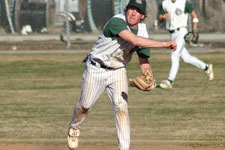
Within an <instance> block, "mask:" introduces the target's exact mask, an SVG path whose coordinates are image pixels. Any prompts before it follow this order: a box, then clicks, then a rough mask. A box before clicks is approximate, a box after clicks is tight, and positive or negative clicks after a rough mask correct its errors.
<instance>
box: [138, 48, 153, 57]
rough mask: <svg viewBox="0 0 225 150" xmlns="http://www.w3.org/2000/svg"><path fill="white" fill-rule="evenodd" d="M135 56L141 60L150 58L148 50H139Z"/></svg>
mask: <svg viewBox="0 0 225 150" xmlns="http://www.w3.org/2000/svg"><path fill="white" fill-rule="evenodd" d="M137 55H138V56H139V57H141V58H149V57H150V48H141V49H139V50H138V51H137Z"/></svg>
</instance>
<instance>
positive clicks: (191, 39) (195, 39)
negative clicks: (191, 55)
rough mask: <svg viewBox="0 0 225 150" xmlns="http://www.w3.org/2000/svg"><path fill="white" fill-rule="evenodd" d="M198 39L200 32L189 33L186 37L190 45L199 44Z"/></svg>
mask: <svg viewBox="0 0 225 150" xmlns="http://www.w3.org/2000/svg"><path fill="white" fill-rule="evenodd" d="M198 38H199V34H198V32H188V33H187V34H186V35H185V36H184V40H185V42H186V43H188V44H191V43H194V44H197V43H198Z"/></svg>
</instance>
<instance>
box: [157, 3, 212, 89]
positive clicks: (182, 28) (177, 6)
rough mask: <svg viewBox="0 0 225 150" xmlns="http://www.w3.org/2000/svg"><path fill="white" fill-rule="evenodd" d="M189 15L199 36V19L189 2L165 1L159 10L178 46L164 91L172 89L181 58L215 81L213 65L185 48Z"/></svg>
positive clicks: (172, 58)
mask: <svg viewBox="0 0 225 150" xmlns="http://www.w3.org/2000/svg"><path fill="white" fill-rule="evenodd" d="M188 13H190V14H191V16H192V19H193V32H194V34H197V24H198V21H199V20H198V17H197V14H196V12H195V11H194V9H193V6H192V4H191V3H190V1H189V0H164V1H163V2H162V4H161V5H160V9H159V20H160V21H164V20H166V29H167V30H168V31H169V33H171V39H172V40H174V41H175V42H176V44H177V50H176V51H171V68H170V72H169V77H168V79H167V80H164V81H163V82H162V83H161V84H160V87H161V88H163V89H168V88H172V83H173V82H174V80H175V78H176V75H177V73H178V69H179V61H180V57H181V58H182V59H183V61H184V62H185V63H189V64H192V65H193V66H195V67H197V68H200V69H202V70H204V71H205V73H206V74H207V76H208V78H209V80H210V81H211V80H213V78H214V74H213V65H212V64H205V63H204V62H203V61H201V60H199V59H198V58H196V57H194V56H192V55H191V54H190V53H189V52H188V50H187V49H186V47H185V40H184V36H185V35H186V34H187V32H188V31H187V22H188Z"/></svg>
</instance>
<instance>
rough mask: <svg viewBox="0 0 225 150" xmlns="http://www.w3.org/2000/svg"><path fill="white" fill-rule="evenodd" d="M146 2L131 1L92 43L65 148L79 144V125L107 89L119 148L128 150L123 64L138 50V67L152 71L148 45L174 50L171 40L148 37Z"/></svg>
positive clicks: (128, 129)
mask: <svg viewBox="0 0 225 150" xmlns="http://www.w3.org/2000/svg"><path fill="white" fill-rule="evenodd" d="M145 10H146V1H145V0H130V1H129V3H128V5H127V6H126V8H125V15H122V14H119V15H116V16H114V17H112V18H111V19H110V20H109V21H108V22H107V23H106V25H105V26H104V29H103V32H102V33H101V34H100V35H99V37H98V40H97V41H96V42H95V44H94V45H93V48H92V49H91V51H90V53H89V54H88V57H87V59H86V63H85V70H84V73H83V82H82V89H81V96H80V100H79V102H78V103H77V104H76V106H75V109H74V114H73V117H72V121H71V123H70V126H69V130H68V147H69V148H70V149H76V148H77V147H78V137H79V135H80V127H81V124H82V123H83V121H84V120H85V119H86V117H87V115H88V113H89V111H90V110H91V108H92V107H93V105H94V103H95V102H96V101H97V100H98V98H99V97H100V95H101V94H102V93H103V91H104V90H106V92H107V94H108V97H109V100H110V101H111V104H112V107H113V112H114V119H115V123H116V131H117V138H118V143H119V150H129V147H130V120H129V115H128V80H127V75H126V65H127V63H128V62H129V61H130V60H131V57H132V54H133V52H137V54H138V57H139V62H140V69H141V72H143V71H144V70H145V69H146V68H148V69H149V71H151V72H152V68H151V65H150V63H149V61H148V58H149V57H150V48H151V47H165V48H169V49H176V43H175V42H174V41H168V42H158V41H154V40H150V39H148V32H147V30H146V25H145V24H143V23H141V21H142V20H143V19H144V18H145ZM148 90H151V88H150V89H148Z"/></svg>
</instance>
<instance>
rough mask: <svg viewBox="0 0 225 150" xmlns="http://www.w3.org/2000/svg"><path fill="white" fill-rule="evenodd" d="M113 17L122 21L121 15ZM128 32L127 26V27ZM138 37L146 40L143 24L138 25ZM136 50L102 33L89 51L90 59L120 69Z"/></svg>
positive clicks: (123, 17) (146, 35) (119, 39)
mask: <svg viewBox="0 0 225 150" xmlns="http://www.w3.org/2000/svg"><path fill="white" fill-rule="evenodd" d="M114 17H117V18H120V19H123V20H124V21H125V22H126V20H125V16H124V15H122V14H119V15H116V16H114ZM127 28H128V30H130V28H129V26H127ZM137 35H138V36H141V37H145V38H148V32H147V29H146V25H145V24H144V23H139V24H138V33H137ZM137 49H138V48H135V47H134V46H133V45H132V44H131V43H129V42H127V41H125V40H123V39H122V38H120V37H119V36H116V37H106V36H105V35H104V34H103V33H102V34H101V35H99V37H98V40H97V41H96V43H95V44H94V46H93V48H92V49H91V51H90V54H91V59H98V60H100V61H101V62H102V63H103V64H104V65H105V66H107V67H111V68H121V67H124V66H126V64H127V63H128V62H129V61H130V60H131V57H132V53H133V52H134V51H136V50H137Z"/></svg>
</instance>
